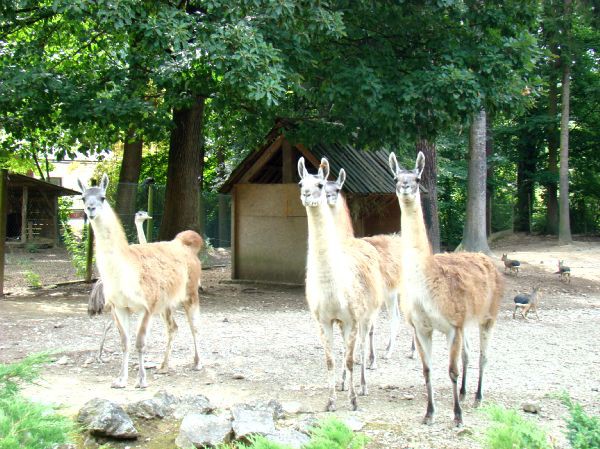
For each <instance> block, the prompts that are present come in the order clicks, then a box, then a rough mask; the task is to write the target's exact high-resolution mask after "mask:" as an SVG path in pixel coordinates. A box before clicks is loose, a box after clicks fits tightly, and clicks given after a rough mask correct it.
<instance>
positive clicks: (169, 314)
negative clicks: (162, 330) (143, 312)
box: [156, 309, 177, 374]
mask: <svg viewBox="0 0 600 449" xmlns="http://www.w3.org/2000/svg"><path fill="white" fill-rule="evenodd" d="M162 317H163V320H164V321H165V326H166V327H167V347H166V348H165V356H164V358H163V362H162V364H161V365H160V368H159V369H158V370H157V371H156V372H157V373H159V374H166V373H168V372H169V360H170V358H171V350H172V349H173V339H174V338H175V334H177V323H176V322H175V319H174V318H173V311H172V310H170V309H167V310H165V312H164V313H163V314H162Z"/></svg>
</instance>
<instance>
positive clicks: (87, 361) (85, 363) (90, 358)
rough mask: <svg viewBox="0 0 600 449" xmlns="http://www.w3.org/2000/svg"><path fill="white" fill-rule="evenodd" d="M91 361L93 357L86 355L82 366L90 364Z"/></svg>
mask: <svg viewBox="0 0 600 449" xmlns="http://www.w3.org/2000/svg"><path fill="white" fill-rule="evenodd" d="M92 363H94V358H93V357H88V358H87V359H85V362H83V366H84V367H87V366H90V365H91V364H92Z"/></svg>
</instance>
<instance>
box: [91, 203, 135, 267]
mask: <svg viewBox="0 0 600 449" xmlns="http://www.w3.org/2000/svg"><path fill="white" fill-rule="evenodd" d="M90 223H91V225H92V229H93V230H94V237H95V239H96V252H97V253H98V255H99V256H100V257H99V259H98V263H99V264H100V263H101V261H104V260H105V258H104V257H103V256H108V255H113V254H114V255H116V254H119V253H123V252H125V251H126V249H127V247H128V246H129V243H128V242H127V237H126V236H125V230H124V229H123V226H122V225H121V223H120V222H119V219H118V218H117V215H116V214H115V212H114V211H113V210H112V208H111V207H110V206H109V205H108V204H104V205H103V207H102V214H100V215H98V216H97V217H96V218H95V219H93V220H90Z"/></svg>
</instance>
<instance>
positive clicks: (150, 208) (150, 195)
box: [146, 183, 154, 243]
mask: <svg viewBox="0 0 600 449" xmlns="http://www.w3.org/2000/svg"><path fill="white" fill-rule="evenodd" d="M147 212H148V215H150V216H151V217H152V214H153V213H154V187H153V184H152V183H148V211H147ZM153 221H154V219H152V218H149V219H148V221H147V222H146V241H147V242H148V243H150V242H151V241H152V222H153Z"/></svg>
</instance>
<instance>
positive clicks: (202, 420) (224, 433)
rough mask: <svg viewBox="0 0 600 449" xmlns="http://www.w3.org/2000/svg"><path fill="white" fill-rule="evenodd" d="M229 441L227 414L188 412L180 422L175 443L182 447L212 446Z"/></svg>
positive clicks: (229, 432)
mask: <svg viewBox="0 0 600 449" xmlns="http://www.w3.org/2000/svg"><path fill="white" fill-rule="evenodd" d="M229 441H231V420H230V418H229V416H226V415H220V416H216V415H204V414H201V413H190V414H189V415H186V417H185V418H183V421H182V422H181V427H180V428H179V435H177V438H176V439H175V444H176V445H177V447H182V448H189V447H191V446H194V447H204V446H209V447H214V446H218V445H219V444H223V443H228V442H229Z"/></svg>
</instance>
